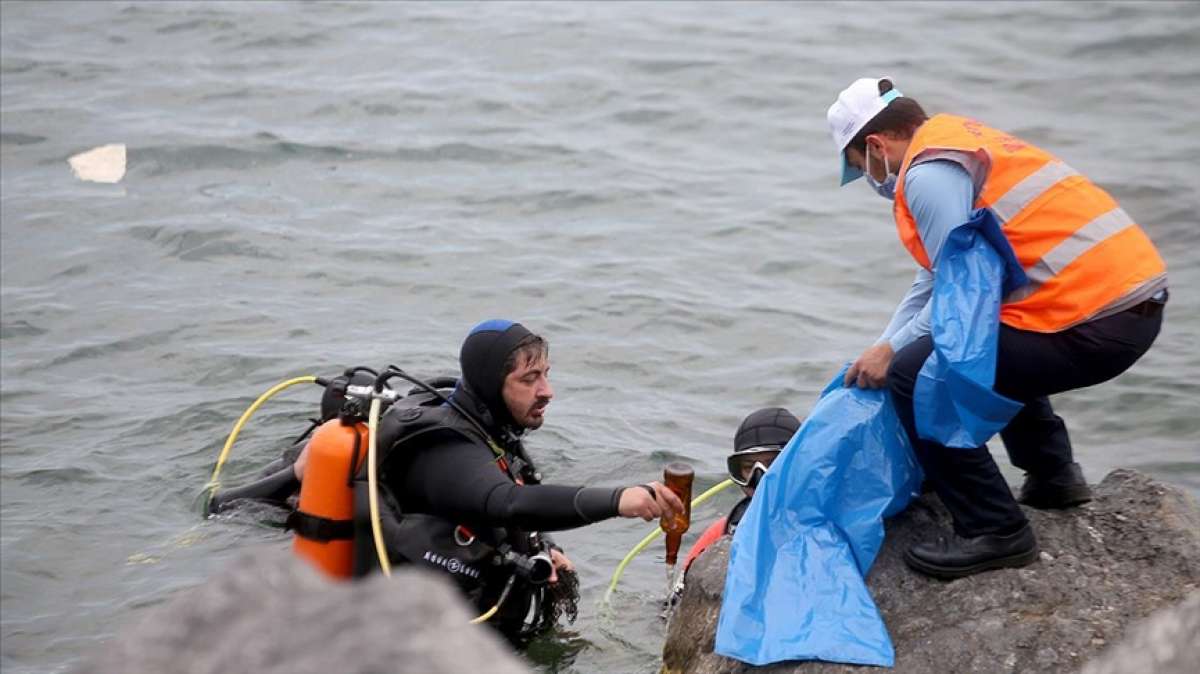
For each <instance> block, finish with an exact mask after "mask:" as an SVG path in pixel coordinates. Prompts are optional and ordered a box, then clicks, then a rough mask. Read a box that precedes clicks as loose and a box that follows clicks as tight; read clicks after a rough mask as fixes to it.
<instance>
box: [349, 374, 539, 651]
mask: <svg viewBox="0 0 1200 674" xmlns="http://www.w3.org/2000/svg"><path fill="white" fill-rule="evenodd" d="M447 434H450V435H447ZM454 436H457V437H459V438H463V439H466V440H467V441H469V442H471V443H473V444H476V445H479V446H481V447H484V448H487V449H488V451H490V452H492V453H493V454H494V455H495V456H496V466H497V469H498V470H500V471H502V472H503V473H504V474H505V475H506V476H508V478H509V479H511V480H512V481H513V482H515V483H518V484H537V483H538V482H540V475H539V474H538V473H537V471H536V470H535V468H534V466H533V465H532V463H531V462H530V461H529V460H528V457H527V455H526V454H525V452H524V449H523V448H522V447H521V446H520V444H519V442H511V441H510V442H506V443H504V444H503V445H501V444H499V443H498V442H497V441H496V440H495V439H493V438H491V437H489V436H487V435H485V434H484V433H481V432H480V430H479V429H478V428H477V427H476V426H475V425H474V424H472V423H470V422H469V421H468V420H466V419H464V418H463V416H462V414H460V413H459V412H458V411H457V410H455V409H453V408H451V407H449V406H447V405H443V404H442V403H441V400H440V399H438V398H436V397H435V396H433V395H430V394H426V393H416V394H412V395H409V396H407V397H405V398H403V399H402V400H400V401H397V402H396V403H394V404H393V405H392V407H391V408H389V409H388V411H387V413H386V414H384V416H383V417H382V418H381V419H380V422H379V429H378V439H377V445H378V446H379V447H380V448H381V449H380V456H379V457H378V459H377V460H378V463H379V471H380V492H381V496H382V498H383V502H384V508H383V510H384V511H385V514H384V516H383V517H382V518H381V519H382V522H381V524H382V527H383V536H384V540H385V544H386V546H387V550H388V555H389V557H391V560H392V562H393V563H397V564H413V565H416V566H421V567H424V568H427V569H430V570H433V571H435V572H438V573H442V574H446V575H447V576H449V578H450V579H451V580H453V581H454V583H455V584H456V585H458V587H459V589H460V591H462V593H463V594H464V595H465V596H466V597H467V599H468V600H469V601H471V602H472V604H474V605H475V606H476V607H477V608H478V609H479V610H480V611H484V610H486V609H488V608H490V607H491V606H493V605H494V604H495V603H496V600H497V599H498V597H499V595H500V592H501V591H502V589H503V586H504V584H505V583H506V582H507V581H508V579H509V577H510V576H511V575H512V568H511V567H510V566H509V565H507V564H506V563H505V562H504V554H505V552H507V551H508V550H511V551H513V552H517V553H520V554H534V553H537V552H539V551H540V550H539V547H540V546H541V544H542V543H541V539H542V537H541V536H540V535H539V534H537V533H536V532H526V531H522V530H519V529H516V528H512V527H508V528H506V527H490V526H480V525H467V524H464V523H460V522H455V521H452V520H449V519H446V518H443V517H440V516H437V515H434V514H430V513H406V512H403V510H402V508H401V506H400V499H399V498H397V495H395V494H393V493H392V490H391V487H390V485H392V484H395V482H396V481H395V480H394V479H392V478H393V477H394V476H395V473H396V472H397V471H403V470H405V469H406V468H407V463H408V461H407V460H406V458H407V457H409V456H411V453H412V452H414V451H418V450H421V451H432V450H435V449H436V447H435V446H436V444H437V443H439V442H444V441H445V439H446V438H447V437H454ZM362 489H363V495H362V497H361V498H360V497H356V502H359V503H361V507H362V508H363V509H364V513H365V508H366V507H367V505H366V492H365V481H364V482H363V488H362ZM355 519H356V521H357V522H361V523H363V526H364V527H369V519H368V518H366V517H359V516H358V515H357V514H356V517H355ZM356 540H357V541H359V542H360V544H359V545H358V546H357V547H356V550H355V552H356V555H355V560H356V565H359V566H361V567H362V568H363V572H364V573H365V572H367V571H369V570H370V568H373V567H374V568H377V565H378V560H377V558H376V556H375V553H374V549H373V545H372V538H371V534H370V532H369V530H364V531H363V532H362V535H356ZM542 592H544V589H543V588H542V587H538V586H532V585H528V584H525V583H523V582H522V581H520V580H518V581H517V582H516V584H515V585H514V588H513V590H512V591H511V592H510V594H509V597H508V599H507V600H506V601H505V603H504V605H503V606H502V607H501V610H500V613H499V615H498V616H497V617H496V618H493V619H492V620H491V621H489V622H493V623H496V624H497V626H498V627H500V629H501V631H502V632H505V633H506V634H508V635H509V636H510V637H511V636H514V634H513V632H523V631H536V630H537V629H539V628H540V627H541V620H542V617H541V615H540V609H541V603H542ZM516 636H519V635H516Z"/></svg>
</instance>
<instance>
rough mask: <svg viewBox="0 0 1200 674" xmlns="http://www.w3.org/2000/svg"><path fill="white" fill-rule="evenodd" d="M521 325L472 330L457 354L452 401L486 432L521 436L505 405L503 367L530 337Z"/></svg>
mask: <svg viewBox="0 0 1200 674" xmlns="http://www.w3.org/2000/svg"><path fill="white" fill-rule="evenodd" d="M531 334H533V333H531V332H530V331H529V329H528V328H526V327H525V326H523V325H521V324H520V323H514V322H512V321H506V320H501V319H492V320H490V321H484V322H482V323H480V324H479V325H476V326H475V327H473V328H471V332H470V333H468V334H467V338H466V339H465V340H463V343H462V350H461V351H460V352H459V357H458V361H459V367H460V368H461V370H462V378H461V379H460V380H459V384H458V387H457V388H456V389H455V390H454V393H453V394H452V397H453V398H454V402H456V403H458V404H460V405H462V406H463V407H465V408H466V409H467V411H469V412H470V413H471V414H472V415H473V416H475V417H476V418H477V419H478V420H479V421H480V422H481V423H483V424H484V425H485V426H487V427H488V429H489V430H493V431H497V432H499V434H501V435H503V434H504V432H508V433H510V434H512V435H513V436H520V434H521V431H522V430H523V429H520V428H517V427H516V424H515V422H514V421H513V418H512V415H511V414H510V413H509V411H508V405H506V404H505V403H504V396H503V393H502V391H503V390H504V377H505V372H504V363H505V361H507V360H508V356H509V354H511V353H512V352H513V349H515V348H517V344H519V343H520V341H521V340H522V339H524V338H525V337H527V336H529V335H531Z"/></svg>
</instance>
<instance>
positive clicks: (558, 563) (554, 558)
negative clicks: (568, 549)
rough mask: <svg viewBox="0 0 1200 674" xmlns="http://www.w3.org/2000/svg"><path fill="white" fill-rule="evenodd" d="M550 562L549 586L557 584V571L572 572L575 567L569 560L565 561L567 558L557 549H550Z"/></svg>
mask: <svg viewBox="0 0 1200 674" xmlns="http://www.w3.org/2000/svg"><path fill="white" fill-rule="evenodd" d="M550 562H551V565H550V566H551V569H550V584H551V585H553V584H554V583H557V582H558V571H559V569H562V570H563V571H574V570H575V565H574V564H572V563H571V560H570V559H567V556H566V555H564V554H563V551H562V550H559V549H558V548H550Z"/></svg>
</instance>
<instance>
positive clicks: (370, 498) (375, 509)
mask: <svg viewBox="0 0 1200 674" xmlns="http://www.w3.org/2000/svg"><path fill="white" fill-rule="evenodd" d="M381 404H382V403H381V401H380V399H379V398H378V397H374V398H372V399H371V411H370V413H369V414H367V502H368V503H369V504H370V506H371V536H372V537H373V538H374V539H375V556H376V557H378V558H379V568H380V570H382V571H383V575H385V576H387V577H388V578H391V577H392V561H391V560H390V559H388V554H387V546H385V545H384V544H383V525H382V523H381V522H380V520H379V488H378V487H379V476H378V470H377V468H376V466H375V429H376V428H377V427H378V426H379V408H380V406H381Z"/></svg>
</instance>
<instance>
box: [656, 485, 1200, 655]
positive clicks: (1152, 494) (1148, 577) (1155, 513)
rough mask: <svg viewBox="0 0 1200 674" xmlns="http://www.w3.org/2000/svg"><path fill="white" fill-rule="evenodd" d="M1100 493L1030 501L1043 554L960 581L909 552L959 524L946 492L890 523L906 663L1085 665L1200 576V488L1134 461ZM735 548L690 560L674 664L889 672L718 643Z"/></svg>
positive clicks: (719, 547) (887, 584) (886, 583)
mask: <svg viewBox="0 0 1200 674" xmlns="http://www.w3.org/2000/svg"><path fill="white" fill-rule="evenodd" d="M1094 491H1095V500H1094V501H1092V502H1091V503H1089V504H1086V505H1084V506H1082V507H1079V508H1074V509H1070V510H1062V511H1039V510H1033V509H1028V508H1027V509H1026V514H1027V515H1028V516H1029V519H1030V521H1031V523H1032V524H1033V526H1034V529H1035V531H1036V532H1037V536H1038V541H1039V544H1040V546H1041V550H1042V554H1041V559H1040V560H1039V561H1038V562H1036V563H1034V564H1033V565H1031V566H1029V567H1026V568H1024V569H1005V570H999V571H990V572H986V573H983V574H978V575H975V576H971V577H968V578H964V579H959V580H955V581H950V582H945V581H939V580H934V579H931V578H926V577H924V576H921V575H918V574H917V573H915V572H913V571H911V570H909V569H908V567H906V566H905V564H904V560H903V559H902V555H903V552H904V550H906V549H907V548H908V547H910V546H912V545H913V544H915V543H916V542H918V541H921V540H925V539H927V538H930V537H934V536H937V535H939V534H944V533H948V532H949V531H950V518H949V515H948V514H947V513H946V511H945V509H944V508H943V507H942V506H941V503H940V502H939V501H938V499H937V497H936V496H933V495H932V494H927V495H925V496H923V497H921V498H920V499H918V500H917V501H915V502H914V503H913V504H912V505H911V506H910V507H909V508H908V509H907V510H906V511H905V512H904V513H901V514H900V515H899V516H897V517H895V518H894V519H892V520H891V521H889V522H888V523H887V538H886V540H885V542H884V546H883V549H882V550H881V551H880V554H879V558H878V559H877V560H876V561H875V566H874V568H873V569H872V570H871V573H870V575H869V576H868V579H867V581H868V584H869V585H870V587H871V592H872V595H873V596H874V598H875V602H876V604H877V605H878V607H879V610H880V612H881V614H882V615H883V619H884V621H885V622H886V624H887V626H888V630H889V632H890V633H891V636H892V641H893V643H894V645H895V648H896V666H895V670H894V671H896V672H910V673H926V672H930V673H932V672H949V671H954V672H1063V671H1076V670H1078V669H1079V668H1080V667H1082V666H1084V664H1085V663H1087V662H1088V661H1089V660H1092V659H1093V658H1095V657H1096V656H1097V655H1099V654H1100V653H1101V652H1102V651H1104V650H1105V649H1106V648H1108V647H1112V646H1113V645H1114V644H1115V643H1116V642H1118V641H1120V640H1121V639H1122V638H1123V637H1124V636H1125V635H1126V632H1127V631H1128V632H1129V634H1130V635H1131V636H1130V638H1133V636H1132V635H1133V634H1134V631H1133V629H1132V628H1133V625H1134V624H1135V623H1138V622H1139V621H1140V620H1142V619H1143V618H1145V617H1146V616H1148V615H1150V614H1151V613H1153V612H1154V611H1156V610H1158V609H1161V608H1163V607H1167V606H1172V605H1174V604H1177V603H1179V602H1181V601H1182V600H1183V599H1184V598H1185V597H1187V596H1188V595H1189V593H1192V592H1195V591H1196V590H1197V588H1198V587H1200V506H1198V505H1197V503H1196V502H1195V500H1193V499H1192V498H1191V497H1189V496H1188V495H1187V494H1185V493H1183V492H1181V491H1180V490H1178V489H1175V488H1173V487H1168V486H1166V485H1163V484H1161V483H1159V482H1156V481H1154V480H1151V479H1150V478H1148V477H1146V476H1145V475H1142V474H1140V473H1137V472H1135V471H1131V470H1116V471H1113V472H1112V473H1110V474H1109V475H1108V476H1107V477H1105V478H1104V480H1103V481H1102V482H1101V483H1100V484H1099V485H1097V486H1095V488H1094ZM728 554H729V540H728V539H724V540H722V541H720V542H719V543H717V544H714V545H713V547H712V548H710V550H709V551H707V552H705V553H704V554H703V555H702V556H701V557H700V558H699V559H697V560H696V562H695V564H694V565H693V566H692V568H691V570H690V571H689V572H688V583H687V586H686V588H685V590H684V593H683V597H682V599H681V601H680V604H679V607H678V610H677V611H676V613H675V615H674V617H673V618H672V621H671V624H670V626H669V629H668V635H667V642H666V645H665V647H664V649H663V667H664V671H667V672H672V673H675V672H687V673H695V674H700V673H704V674H710V673H711V674H716V673H733V672H746V671H752V670H753V671H764V672H778V673H782V672H821V673H827V672H853V671H880V670H878V669H877V668H867V667H854V666H847V665H835V664H831V663H821V662H790V663H780V664H777V665H773V666H770V667H763V668H757V669H756V668H753V667H749V666H747V665H744V664H742V663H740V662H736V661H733V660H730V659H727V658H724V657H721V656H718V655H715V654H714V653H713V652H712V649H713V642H714V639H715V631H716V622H717V615H718V612H719V610H720V601H721V592H722V590H723V589H724V583H725V566H726V563H727V559H728ZM1179 610H1180V611H1183V607H1179ZM1189 615H1194V614H1193V613H1187V612H1186V611H1184V612H1182V613H1181V614H1180V615H1179V616H1176V620H1183V619H1184V617H1186V616H1189ZM1189 619H1190V618H1189ZM1193 622H1194V621H1193ZM1187 629H1190V628H1188V627H1187V626H1186V624H1184V625H1176V626H1175V627H1173V628H1170V629H1167V628H1162V629H1160V630H1159V631H1158V632H1157V633H1156V634H1158V636H1159V639H1160V641H1161V639H1163V638H1169V635H1174V634H1184V633H1186V630H1187ZM1164 630H1166V631H1164ZM1193 632H1194V630H1193ZM1164 635H1167V636H1164ZM1114 650H1116V649H1114ZM1190 653H1191V655H1190V656H1189V655H1188V651H1187V650H1186V649H1183V648H1181V649H1180V655H1179V657H1181V658H1184V661H1186V660H1187V659H1188V658H1194V657H1195V655H1196V651H1195V648H1194V647H1193V649H1192V650H1191V651H1190ZM1099 664H1100V661H1097V665H1099ZM1088 671H1089V672H1091V671H1096V672H1104V673H1107V672H1115V671H1155V670H1154V669H1145V668H1141V667H1139V668H1138V669H1135V670H1125V669H1095V670H1088ZM1162 671H1164V672H1174V671H1176V670H1173V669H1169V668H1167V669H1163V670H1162ZM1180 671H1200V670H1197V669H1196V668H1194V667H1190V668H1188V669H1187V670H1180Z"/></svg>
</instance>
